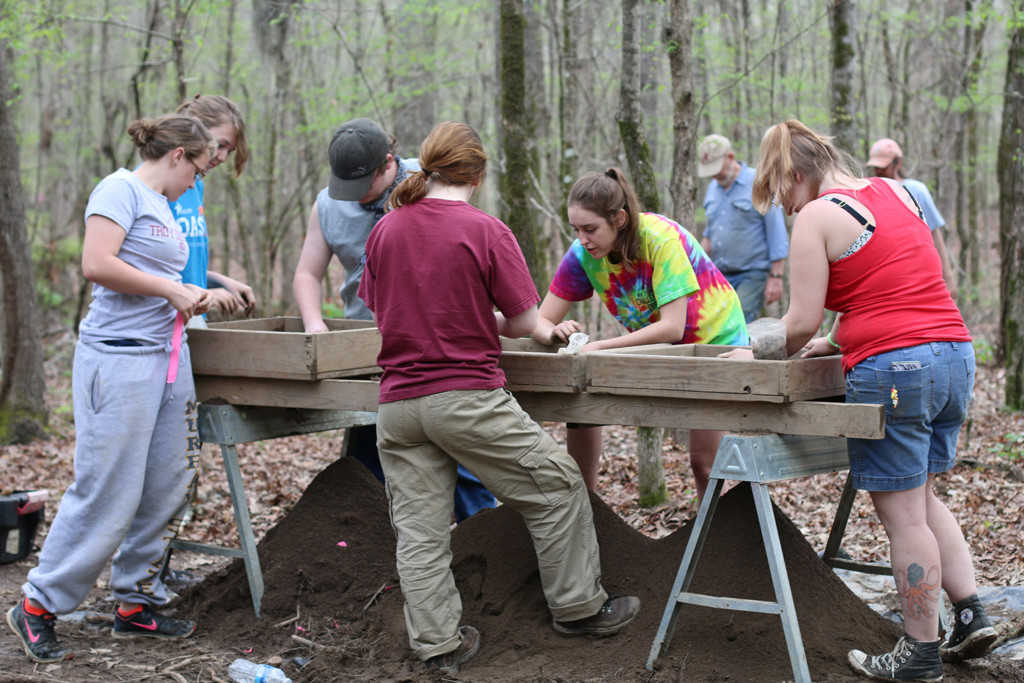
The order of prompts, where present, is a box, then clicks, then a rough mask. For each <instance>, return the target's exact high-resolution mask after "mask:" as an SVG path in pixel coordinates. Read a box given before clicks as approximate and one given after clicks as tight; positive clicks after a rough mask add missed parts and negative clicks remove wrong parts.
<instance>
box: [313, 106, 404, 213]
mask: <svg viewBox="0 0 1024 683" xmlns="http://www.w3.org/2000/svg"><path fill="white" fill-rule="evenodd" d="M389 148H390V145H389V143H388V136H387V135H386V134H385V133H384V129H382V128H381V127H380V126H378V125H377V124H376V123H375V122H373V121H371V120H370V119H353V120H352V121H348V122H346V123H343V124H342V125H341V127H340V128H339V129H338V130H337V132H336V133H335V134H334V137H333V138H332V139H331V146H330V148H329V149H328V152H327V156H328V159H329V160H330V163H331V182H330V184H329V185H328V186H327V194H328V195H330V197H331V199H340V200H343V201H349V202H355V201H359V200H360V199H362V198H363V197H365V196H366V193H367V192H369V190H370V185H371V184H373V174H374V172H375V171H376V170H377V169H378V168H380V165H381V164H382V163H384V159H385V158H387V155H388V151H389Z"/></svg>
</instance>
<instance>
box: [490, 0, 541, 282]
mask: <svg viewBox="0 0 1024 683" xmlns="http://www.w3.org/2000/svg"><path fill="white" fill-rule="evenodd" d="M499 12H500V13H501V18H500V26H499V33H500V35H501V37H500V41H499V42H500V44H499V50H500V54H499V62H500V64H501V66H500V71H501V124H502V135H503V137H502V151H503V154H504V157H505V168H504V172H503V173H502V174H501V182H500V185H501V197H502V199H503V200H504V203H505V211H504V214H505V215H504V216H503V217H502V219H503V220H504V221H505V223H506V225H508V227H509V228H510V229H511V230H512V232H513V234H515V236H516V239H517V240H518V241H519V248H520V249H522V250H523V255H524V256H525V257H526V265H527V266H529V268H530V273H531V274H532V275H533V281H534V283H535V284H536V285H537V289H538V291H544V290H545V289H546V288H547V274H546V273H544V272H542V271H543V270H544V267H543V263H544V261H543V255H542V254H541V252H540V247H539V245H538V243H537V229H536V226H535V225H534V222H533V219H532V216H531V215H530V176H531V173H532V172H533V163H532V158H531V155H530V149H531V148H532V146H533V145H532V142H533V141H532V139H531V138H532V126H531V123H530V120H529V116H528V114H527V108H526V104H527V103H526V53H525V48H524V45H523V41H524V38H525V35H526V17H525V15H524V13H523V4H522V0H501V4H500V6H499Z"/></svg>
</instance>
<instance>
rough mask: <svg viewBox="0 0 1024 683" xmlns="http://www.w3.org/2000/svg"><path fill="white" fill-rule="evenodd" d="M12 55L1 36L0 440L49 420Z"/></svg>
mask: <svg viewBox="0 0 1024 683" xmlns="http://www.w3.org/2000/svg"><path fill="white" fill-rule="evenodd" d="M11 59H12V52H11V50H10V48H9V46H8V44H7V41H6V40H5V39H0V285H2V290H3V302H4V313H3V316H4V322H3V331H4V335H3V340H2V344H0V352H2V356H3V361H2V366H0V367H2V369H3V374H2V376H0V444H4V443H24V442H26V441H31V440H33V439H37V438H40V437H42V436H43V434H44V426H45V425H46V400H45V397H46V379H45V375H44V373H43V343H42V334H41V332H40V320H39V315H38V312H37V311H38V309H37V305H36V285H35V276H34V274H33V272H32V250H31V246H30V244H29V238H28V228H27V221H26V217H25V198H24V196H23V194H22V187H21V161H20V152H19V149H18V133H17V129H16V127H15V124H14V113H13V111H12V107H13V104H12V103H14V102H15V101H16V99H15V95H14V93H13V92H12V88H11V69H12V67H11Z"/></svg>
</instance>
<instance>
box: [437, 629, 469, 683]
mask: <svg viewBox="0 0 1024 683" xmlns="http://www.w3.org/2000/svg"><path fill="white" fill-rule="evenodd" d="M459 635H460V636H462V643H460V644H459V646H458V647H457V648H455V649H454V650H452V651H451V652H445V653H444V654H443V655H434V656H433V657H431V658H430V659H428V660H427V668H428V669H433V668H437V669H440V670H441V671H444V672H446V673H449V674H451V675H452V676H454V675H455V674H457V673H459V669H461V668H462V665H463V664H464V663H465V662H466V661H468V660H469V659H470V658H471V657H472V656H473V655H475V654H476V653H477V652H478V651H479V650H480V631H477V630H476V629H475V628H473V627H472V626H460V627H459Z"/></svg>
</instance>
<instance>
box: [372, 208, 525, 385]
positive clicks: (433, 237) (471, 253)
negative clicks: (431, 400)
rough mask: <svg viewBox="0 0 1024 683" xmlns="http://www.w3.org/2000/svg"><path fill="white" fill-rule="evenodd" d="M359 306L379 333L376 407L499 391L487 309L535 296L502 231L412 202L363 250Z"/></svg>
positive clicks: (504, 308)
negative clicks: (429, 397)
mask: <svg viewBox="0 0 1024 683" xmlns="http://www.w3.org/2000/svg"><path fill="white" fill-rule="evenodd" d="M365 261H366V263H365V268H364V271H363V278H362V281H361V282H360V284H359V297H360V298H361V299H362V300H363V301H365V302H366V305H367V306H368V307H369V308H370V310H371V311H373V312H374V317H375V318H376V320H377V327H378V328H379V329H380V334H381V350H380V355H379V356H378V357H377V364H378V365H379V366H380V367H381V368H382V369H383V370H384V375H383V376H382V377H381V382H380V399H379V400H380V402H381V403H388V402H390V401H398V400H401V399H406V398H416V397H419V396H426V395H429V394H437V393H440V392H442V391H452V390H456V389H495V388H498V387H501V386H504V384H505V373H503V372H502V371H501V370H500V369H499V368H498V357H499V356H500V355H501V343H500V342H499V340H498V328H497V323H496V322H495V319H494V310H495V309H497V310H499V311H501V312H502V313H503V314H504V315H505V317H507V318H511V317H514V316H517V315H519V314H520V313H522V312H524V311H526V310H527V309H529V308H530V307H531V306H535V305H536V304H537V302H538V301H540V297H539V296H538V295H537V288H536V286H535V285H534V283H533V279H532V278H531V276H530V271H529V269H527V267H526V259H524V258H523V252H522V251H521V250H520V248H519V244H518V242H516V239H515V236H514V235H513V234H512V231H511V230H509V229H508V227H507V226H506V225H505V224H504V223H502V222H501V221H500V220H498V219H497V218H494V217H493V216H489V215H488V214H486V213H484V212H483V211H480V210H479V209H477V208H475V207H473V206H470V205H469V204H466V203H465V202H459V201H451V200H445V199H421V200H420V201H418V202H416V203H414V204H410V205H407V206H403V207H400V208H398V209H395V210H394V211H391V212H390V213H388V214H387V215H386V216H384V217H383V218H382V219H381V220H380V221H379V222H378V223H377V225H376V226H375V227H374V229H373V232H371V233H370V237H369V239H368V240H367V241H366V256H365Z"/></svg>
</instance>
